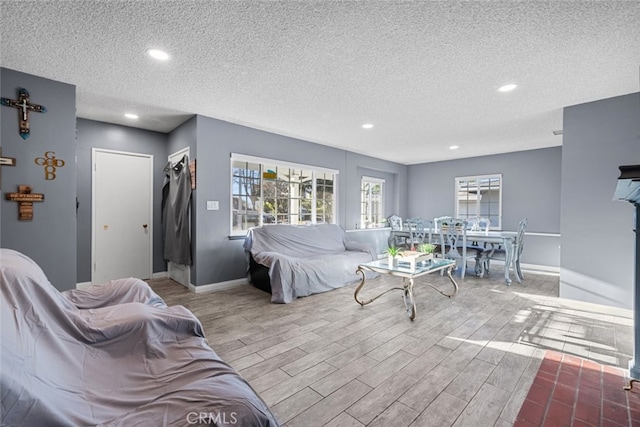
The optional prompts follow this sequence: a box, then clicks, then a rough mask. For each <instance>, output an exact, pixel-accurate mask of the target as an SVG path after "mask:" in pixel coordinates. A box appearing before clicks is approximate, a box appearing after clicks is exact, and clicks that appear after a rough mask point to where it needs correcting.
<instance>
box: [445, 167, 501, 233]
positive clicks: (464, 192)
mask: <svg viewBox="0 0 640 427" xmlns="http://www.w3.org/2000/svg"><path fill="white" fill-rule="evenodd" d="M474 217H483V218H487V219H489V220H490V221H491V226H490V228H492V229H501V228H502V175H500V174H497V175H483V176H467V177H461V178H456V218H462V219H468V218H474Z"/></svg>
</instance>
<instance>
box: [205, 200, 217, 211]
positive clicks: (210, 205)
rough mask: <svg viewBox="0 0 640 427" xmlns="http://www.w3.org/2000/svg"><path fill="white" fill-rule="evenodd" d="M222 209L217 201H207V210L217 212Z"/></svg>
mask: <svg viewBox="0 0 640 427" xmlns="http://www.w3.org/2000/svg"><path fill="white" fill-rule="evenodd" d="M219 209H220V203H219V202H218V201H217V200H207V210H208V211H217V210H219Z"/></svg>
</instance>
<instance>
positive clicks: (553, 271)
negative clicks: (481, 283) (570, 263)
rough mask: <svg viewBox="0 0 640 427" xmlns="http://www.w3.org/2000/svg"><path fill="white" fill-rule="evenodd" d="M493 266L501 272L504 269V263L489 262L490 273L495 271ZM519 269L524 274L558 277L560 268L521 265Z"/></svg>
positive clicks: (500, 261) (498, 261)
mask: <svg viewBox="0 0 640 427" xmlns="http://www.w3.org/2000/svg"><path fill="white" fill-rule="evenodd" d="M493 265H499V266H500V269H501V270H503V269H504V261H502V260H499V259H496V260H491V266H492V268H491V271H497V269H495V268H493ZM520 268H521V269H522V271H523V272H526V273H531V274H542V275H549V276H560V267H554V266H552V265H542V264H526V263H521V264H520Z"/></svg>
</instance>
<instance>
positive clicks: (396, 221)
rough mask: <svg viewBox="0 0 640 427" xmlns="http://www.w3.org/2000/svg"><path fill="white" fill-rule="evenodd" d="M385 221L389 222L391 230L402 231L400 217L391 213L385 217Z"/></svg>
mask: <svg viewBox="0 0 640 427" xmlns="http://www.w3.org/2000/svg"><path fill="white" fill-rule="evenodd" d="M387 223H389V227H391V231H402V217H400V216H398V215H391V216H390V217H389V218H387Z"/></svg>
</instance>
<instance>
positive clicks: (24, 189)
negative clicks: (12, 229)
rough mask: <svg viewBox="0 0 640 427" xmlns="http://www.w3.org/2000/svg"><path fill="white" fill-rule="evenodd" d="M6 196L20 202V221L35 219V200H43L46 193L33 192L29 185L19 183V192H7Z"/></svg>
mask: <svg viewBox="0 0 640 427" xmlns="http://www.w3.org/2000/svg"><path fill="white" fill-rule="evenodd" d="M5 198H6V199H7V200H11V201H14V202H18V221H31V220H33V202H43V201H44V194H38V193H32V192H31V187H30V186H28V185H18V192H17V193H6V194H5Z"/></svg>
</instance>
